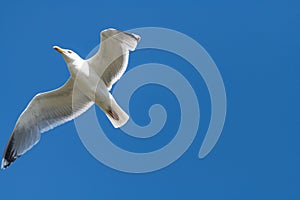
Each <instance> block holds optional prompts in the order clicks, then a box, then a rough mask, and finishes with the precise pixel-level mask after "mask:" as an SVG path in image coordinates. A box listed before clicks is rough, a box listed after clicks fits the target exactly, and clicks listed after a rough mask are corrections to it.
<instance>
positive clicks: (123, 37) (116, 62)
mask: <svg viewBox="0 0 300 200" xmlns="http://www.w3.org/2000/svg"><path fill="white" fill-rule="evenodd" d="M139 40H140V36H138V35H135V34H132V33H127V32H123V31H119V30H116V29H106V30H104V31H102V32H101V43H100V47H99V50H98V52H97V53H96V54H95V55H94V56H93V57H91V58H90V59H89V60H88V62H89V65H90V66H91V67H92V68H93V69H94V70H95V71H96V72H97V74H98V75H99V77H101V79H102V80H103V81H104V83H105V85H106V86H107V88H108V89H109V90H110V88H111V86H112V85H113V84H114V83H115V82H116V81H117V80H119V79H120V77H121V76H122V75H123V74H124V72H125V70H126V67H127V64H128V57H129V51H133V50H135V48H136V46H137V43H138V42H139Z"/></svg>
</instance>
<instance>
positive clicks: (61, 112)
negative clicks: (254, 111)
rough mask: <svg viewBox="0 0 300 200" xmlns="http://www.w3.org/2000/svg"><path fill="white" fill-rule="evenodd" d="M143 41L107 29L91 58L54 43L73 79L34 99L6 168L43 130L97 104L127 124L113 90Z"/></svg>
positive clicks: (17, 132) (10, 149)
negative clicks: (131, 52) (131, 53)
mask: <svg viewBox="0 0 300 200" xmlns="http://www.w3.org/2000/svg"><path fill="white" fill-rule="evenodd" d="M139 40H140V37H139V36H137V35H134V34H130V33H126V32H122V31H118V30H115V29H107V30H104V31H102V32H101V43H100V48H99V50H98V52H97V53H96V54H95V55H94V56H93V57H91V58H90V59H87V60H84V59H82V58H80V56H78V55H77V54H76V53H75V52H73V51H71V50H65V49H61V48H60V47H57V46H54V49H55V50H57V51H58V52H60V53H61V54H62V56H63V58H64V60H65V62H66V63H67V66H68V69H69V71H70V78H69V79H68V81H67V82H66V83H65V84H64V85H63V86H62V87H60V88H58V89H56V90H53V91H50V92H45V93H41V94H38V95H36V96H35V97H34V98H33V99H32V100H31V102H30V103H29V105H28V106H27V108H26V109H25V110H24V111H23V113H22V114H21V115H20V117H19V119H18V120H17V123H16V125H15V128H14V130H13V132H12V134H11V136H10V139H9V141H8V143H7V146H6V149H5V152H4V155H3V158H2V168H6V167H8V166H9V165H10V164H11V163H12V162H14V161H15V160H16V159H17V158H18V157H20V156H21V155H23V154H24V153H25V152H26V151H28V150H29V149H31V148H32V147H33V146H34V145H35V144H36V143H37V142H38V141H39V140H40V137H41V133H43V132H46V131H48V130H50V129H52V128H55V127H56V126H59V125H61V124H63V123H65V122H68V121H70V120H72V119H74V118H76V117H77V116H79V115H81V114H82V113H84V112H85V111H86V110H88V109H89V108H90V107H91V106H92V105H93V104H94V103H96V104H97V105H98V106H99V107H100V108H101V109H102V110H103V111H104V113H105V114H106V115H107V117H108V119H109V120H110V121H111V123H112V124H113V126H114V127H115V128H119V127H121V126H123V125H124V124H125V123H126V122H127V120H128V118H129V117H128V115H127V114H126V113H125V112H124V111H123V110H122V109H121V108H120V106H119V105H118V104H117V102H116V101H115V99H114V98H113V96H112V95H111V94H110V93H109V90H110V89H111V86H112V85H113V84H114V83H115V82H116V81H117V80H118V79H119V78H120V77H121V76H122V75H123V73H124V72H125V70H126V67H127V63H128V57H129V50H134V49H135V47H136V45H137V43H138V41H139ZM75 92H76V94H74V93H75Z"/></svg>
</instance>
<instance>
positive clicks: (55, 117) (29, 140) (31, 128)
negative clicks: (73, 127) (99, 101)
mask: <svg viewBox="0 0 300 200" xmlns="http://www.w3.org/2000/svg"><path fill="white" fill-rule="evenodd" d="M73 85H74V83H73V80H72V79H69V80H68V81H67V82H66V84H65V85H63V86H62V87H61V88H59V89H56V90H53V91H50V92H46V93H41V94H38V95H36V96H35V97H34V98H33V99H32V100H31V102H30V103H29V105H28V106H27V108H26V109H25V110H24V112H23V113H22V114H21V116H20V117H19V119H18V121H17V123H16V125H15V128H14V130H13V132H12V134H11V136H10V139H9V141H8V143H7V146H6V149H5V152H4V155H3V158H2V165H1V166H2V168H6V167H8V166H9V165H10V164H11V163H12V162H14V161H15V160H16V159H17V158H18V157H20V156H21V155H22V154H24V153H25V152H26V151H28V150H29V149H31V148H32V147H33V146H34V145H35V144H36V143H37V142H38V141H39V140H40V136H41V133H43V132H45V131H48V130H50V129H52V128H55V127H56V126H59V125H61V124H63V123H65V122H67V121H70V120H72V119H74V118H75V117H77V116H79V115H80V114H81V113H83V112H84V111H86V110H87V109H88V108H89V107H90V106H92V105H93V102H91V101H90V100H89V99H88V98H87V97H85V96H84V95H77V94H76V95H74V96H76V98H73V97H74V96H73V95H72V94H73Z"/></svg>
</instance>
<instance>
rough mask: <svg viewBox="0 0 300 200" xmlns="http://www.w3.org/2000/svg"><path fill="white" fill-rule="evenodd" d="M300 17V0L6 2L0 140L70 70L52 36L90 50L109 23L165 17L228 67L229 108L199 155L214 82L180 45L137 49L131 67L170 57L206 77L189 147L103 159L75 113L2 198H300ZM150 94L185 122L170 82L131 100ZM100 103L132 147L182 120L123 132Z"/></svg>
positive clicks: (0, 15)
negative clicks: (129, 163) (212, 142)
mask: <svg viewBox="0 0 300 200" xmlns="http://www.w3.org/2000/svg"><path fill="white" fill-rule="evenodd" d="M299 20H300V9H299V2H297V1H285V2H282V1H264V0H263V1H248V2H242V1H233V0H229V1H198V3H195V1H187V0H186V1H182V2H180V1H175V2H172V3H169V2H168V1H166V2H161V1H148V2H142V1H111V2H109V1H89V0H87V1H81V2H79V1H77V2H74V1H57V0H53V1H48V2H42V1H30V2H29V1H27V2H25V1H21V2H18V3H16V2H14V3H11V2H2V5H1V8H0V25H1V31H0V36H1V37H0V38H1V39H0V40H1V48H0V55H1V70H2V71H1V73H2V76H1V79H0V83H1V84H0V87H1V88H0V90H1V91H2V99H1V107H0V121H1V126H0V149H3V150H4V148H5V145H6V142H7V140H8V138H9V135H10V133H11V131H12V129H13V127H14V124H15V122H16V120H17V118H18V116H19V114H20V113H21V112H22V111H23V109H24V108H25V107H26V106H27V104H28V102H29V101H30V100H31V98H32V97H33V96H34V95H35V94H36V93H38V92H42V91H47V90H50V89H54V88H57V87H59V86H60V85H62V84H63V83H64V82H65V81H66V80H67V78H68V76H69V74H68V70H67V67H66V65H65V63H64V61H63V59H62V58H61V56H60V55H59V54H58V53H57V52H55V51H54V50H53V49H52V46H53V45H61V46H62V47H68V48H70V49H73V50H74V51H76V52H77V53H78V54H79V55H81V56H82V57H85V56H86V55H87V54H88V53H89V52H90V50H91V49H92V48H94V47H95V46H96V45H97V44H98V43H99V32H100V31H101V30H103V29H105V28H109V27H115V28H118V29H121V30H128V29H132V28H138V27H146V26H157V27H165V28H170V29H174V30H177V31H180V32H182V33H185V34H187V35H188V36H190V37H192V38H193V39H195V40H196V41H197V42H199V43H200V44H201V45H202V46H203V47H204V48H205V49H206V50H207V52H208V53H209V54H210V55H211V57H212V58H213V59H214V61H215V63H216V64H217V66H218V68H219V71H220V73H221V75H222V77H223V80H224V84H225V87H226V92H227V101H228V102H227V106H228V110H227V118H226V123H225V126H224V129H223V133H222V135H221V138H220V140H219V142H218V143H217V145H216V147H215V148H214V149H213V151H212V152H211V153H210V154H209V156H207V157H206V158H205V159H203V160H199V159H198V158H197V154H198V150H199V147H200V145H201V143H202V141H203V137H204V134H205V130H206V129H207V126H208V124H209V117H210V109H209V106H210V102H209V95H208V93H207V89H206V88H205V83H204V82H203V80H202V79H201V77H200V76H199V77H197V76H194V75H193V74H194V73H193V70H192V67H191V66H189V64H188V63H186V62H185V61H184V60H182V59H180V58H178V57H176V56H174V55H171V54H168V53H166V52H159V51H149V52H147V51H142V52H134V53H132V54H131V57H130V59H131V60H130V63H129V67H128V69H131V68H133V67H134V66H135V65H137V64H143V63H148V62H161V63H165V64H168V65H170V66H174V68H176V69H181V70H182V71H181V73H182V74H184V75H185V76H186V77H187V78H189V79H190V81H191V84H193V85H194V88H196V89H197V91H198V92H197V96H198V98H199V99H201V101H200V102H201V122H200V129H199V131H198V134H197V136H196V138H195V140H194V142H193V144H192V145H191V147H190V148H189V149H188V151H187V152H186V153H185V154H184V155H183V156H182V157H181V158H180V159H179V160H177V161H176V162H175V163H173V164H172V165H170V166H168V167H166V168H164V169H162V170H159V171H155V172H152V173H148V174H128V173H123V172H119V171H116V170H113V169H111V168H109V167H107V166H105V165H103V164H101V163H100V162H98V161H97V160H96V159H94V158H93V157H92V156H91V155H90V154H89V153H88V151H87V150H86V149H85V147H84V146H83V145H82V143H81V141H80V139H79V137H78V135H77V133H76V129H75V127H74V123H73V122H70V123H68V124H65V125H63V126H61V127H58V128H56V129H54V130H51V131H50V132H48V133H46V134H44V135H43V138H42V140H41V141H40V143H39V144H38V145H37V146H35V147H34V148H33V149H32V150H31V151H29V152H28V153H26V154H25V155H24V156H22V157H21V158H20V159H18V160H17V161H16V163H14V164H13V165H12V166H11V167H9V168H8V169H7V170H5V171H1V173H0V188H1V190H0V191H1V198H4V197H7V198H10V199H54V198H55V199H66V198H67V199H167V198H168V199H290V200H292V199H299V198H300V194H299V191H297V189H298V188H299V179H300V174H299V167H300V166H299V164H300V160H299V148H298V143H299V139H300V137H299V134H297V130H299V129H298V126H297V123H299V117H298V115H297V113H298V111H299V106H298V107H297V106H296V104H297V103H298V102H299V100H300V99H299V97H300V96H299V93H298V91H299V89H300V88H299V87H300V79H299V78H298V75H297V74H299V72H300V70H299V64H300V63H299V57H297V54H298V52H299V47H300V39H299V35H300V28H299V27H300V26H299V22H300V21H299ZM143 92H144V93H143ZM160 94H163V95H160ZM151 96H153V97H155V98H153V99H158V100H157V102H160V103H162V104H165V105H166V109H167V110H169V111H170V112H171V113H172V112H173V113H174V115H171V120H170V122H171V123H175V124H176V122H177V121H178V116H179V114H178V112H177V111H176V108H177V107H178V103H177V102H176V99H175V98H174V96H172V94H171V93H170V92H168V90H165V89H164V88H162V87H159V86H156V85H153V86H148V87H145V88H143V89H140V90H138V91H137V92H136V94H134V98H135V99H134V100H135V101H137V102H143V103H145V104H146V105H147V106H149V105H151V103H157V102H156V101H154V100H153V99H152V98H151ZM159 98H161V100H160V99H159ZM131 107H132V117H133V118H134V119H135V120H136V121H137V123H139V124H141V125H142V124H147V120H149V119H148V118H147V117H145V116H146V112H147V111H146V108H145V107H143V104H141V103H136V106H134V105H132V106H131ZM98 115H99V119H100V120H101V122H102V123H101V124H103V126H104V128H105V129H107V130H111V131H112V133H107V134H108V135H107V136H108V137H109V138H110V139H111V140H113V141H114V143H116V144H118V145H119V146H121V147H123V148H125V149H128V150H131V151H137V152H139V151H149V150H150V151H151V150H153V149H157V148H160V147H161V146H163V145H164V144H166V143H168V141H170V140H171V139H172V137H174V135H172V133H173V132H174V130H173V129H174V127H176V126H173V124H172V125H170V124H169V125H168V124H167V125H166V127H165V128H166V129H165V130H164V131H162V133H160V134H159V135H157V137H155V138H153V139H150V140H149V141H141V140H137V139H133V138H129V137H125V136H124V135H122V134H121V133H120V132H117V131H114V130H112V128H111V126H110V124H109V122H108V121H107V120H106V119H105V117H104V116H103V114H102V113H101V112H98ZM173 118H174V119H173ZM176 120H177V121H176ZM167 122H168V121H167ZM172 130H173V131H172ZM164 133H165V134H164Z"/></svg>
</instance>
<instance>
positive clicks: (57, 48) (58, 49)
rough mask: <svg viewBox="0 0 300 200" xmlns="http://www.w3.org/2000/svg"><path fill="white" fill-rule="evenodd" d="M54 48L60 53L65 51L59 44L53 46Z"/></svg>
mask: <svg viewBox="0 0 300 200" xmlns="http://www.w3.org/2000/svg"><path fill="white" fill-rule="evenodd" d="M53 49H55V50H56V51H58V52H59V53H63V52H64V50H63V49H62V48H60V47H59V46H53Z"/></svg>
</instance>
